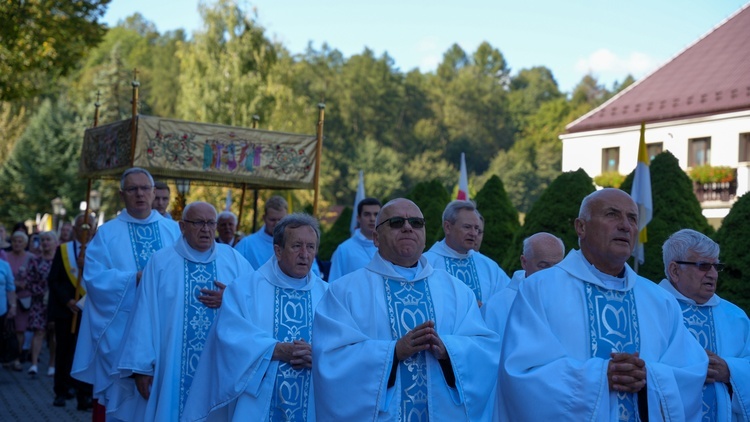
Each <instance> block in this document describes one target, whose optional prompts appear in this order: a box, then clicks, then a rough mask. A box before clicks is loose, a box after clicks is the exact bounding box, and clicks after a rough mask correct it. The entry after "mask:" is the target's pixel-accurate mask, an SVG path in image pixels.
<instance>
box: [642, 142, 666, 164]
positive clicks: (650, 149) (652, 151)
mask: <svg viewBox="0 0 750 422" xmlns="http://www.w3.org/2000/svg"><path fill="white" fill-rule="evenodd" d="M663 150H664V143H662V142H654V143H653V144H646V151H647V153H648V161H649V162H651V161H653V160H654V157H656V156H657V155H659V154H661V152H662V151H663Z"/></svg>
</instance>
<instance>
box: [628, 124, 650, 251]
mask: <svg viewBox="0 0 750 422" xmlns="http://www.w3.org/2000/svg"><path fill="white" fill-rule="evenodd" d="M649 161H650V160H649V156H648V150H647V149H646V124H645V123H641V140H640V143H639V144H638V165H637V166H636V167H635V177H634V178H633V189H632V191H631V192H630V196H632V197H633V200H634V201H635V203H636V205H638V231H639V232H638V238H637V241H636V246H635V249H634V250H633V256H634V257H635V259H637V260H638V263H640V264H643V262H644V261H645V256H644V253H643V244H644V243H646V242H647V241H648V235H647V234H646V225H647V224H648V223H649V222H650V221H651V218H652V217H653V214H654V207H653V204H652V201H651V171H650V169H649Z"/></svg>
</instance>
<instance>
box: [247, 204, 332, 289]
mask: <svg viewBox="0 0 750 422" xmlns="http://www.w3.org/2000/svg"><path fill="white" fill-rule="evenodd" d="M288 210H289V204H288V203H287V202H286V200H285V199H284V198H282V197H280V196H278V195H274V196H272V197H270V198H268V201H266V205H265V211H264V212H263V227H261V228H260V230H258V231H257V232H255V233H253V234H251V235H249V236H245V237H244V238H242V240H240V241H239V243H237V245H236V246H235V248H236V249H237V251H239V253H241V254H242V256H244V257H245V259H247V260H248V262H250V265H252V266H253V269H256V270H257V269H258V268H260V267H261V266H262V265H263V264H265V263H266V262H267V261H268V260H269V259H270V258H271V257H272V256H274V253H275V252H274V246H273V230H274V228H275V227H276V224H278V223H279V221H281V219H282V218H284V217H286V215H287V213H288V212H289V211H288ZM312 270H313V272H314V273H315V274H316V275H317V276H320V268H318V263H317V261H315V260H314V259H313V262H312Z"/></svg>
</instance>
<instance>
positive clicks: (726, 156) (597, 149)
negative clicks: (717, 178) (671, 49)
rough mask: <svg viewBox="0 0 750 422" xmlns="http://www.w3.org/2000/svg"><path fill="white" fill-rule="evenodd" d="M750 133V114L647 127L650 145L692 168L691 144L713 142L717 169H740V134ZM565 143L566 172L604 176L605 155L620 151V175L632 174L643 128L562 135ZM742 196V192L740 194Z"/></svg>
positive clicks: (648, 125) (710, 117)
mask: <svg viewBox="0 0 750 422" xmlns="http://www.w3.org/2000/svg"><path fill="white" fill-rule="evenodd" d="M740 133H750V110H748V111H743V112H737V113H727V114H722V115H715V116H706V117H700V118H694V119H686V120H679V121H671V122H662V123H654V124H649V123H648V122H647V123H646V144H650V143H655V142H662V143H663V150H665V151H667V150H668V151H670V152H671V153H672V155H674V156H675V157H676V158H677V159H678V160H679V161H680V167H682V168H683V169H687V168H688V140H689V139H695V138H702V137H710V138H711V160H710V164H711V165H714V166H730V167H735V168H737V167H738V157H739V140H740V137H739V134H740ZM560 139H561V140H562V143H563V156H562V171H575V170H578V169H579V168H583V169H584V170H585V171H586V173H588V175H589V176H591V177H594V176H598V175H599V174H601V169H602V151H603V149H605V148H612V147H619V148H620V162H619V172H620V173H621V174H629V173H630V172H632V171H633V169H635V166H636V162H637V159H638V141H639V139H640V126H629V127H623V128H617V129H606V130H598V131H591V132H580V133H569V134H563V135H560ZM738 195H739V192H738Z"/></svg>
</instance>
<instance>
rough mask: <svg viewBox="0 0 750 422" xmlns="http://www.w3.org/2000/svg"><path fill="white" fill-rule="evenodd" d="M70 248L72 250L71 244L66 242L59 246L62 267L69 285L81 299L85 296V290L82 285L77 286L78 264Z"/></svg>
mask: <svg viewBox="0 0 750 422" xmlns="http://www.w3.org/2000/svg"><path fill="white" fill-rule="evenodd" d="M71 248H73V242H66V243H64V244H62V245H61V246H60V253H61V254H62V261H63V266H64V267H65V273H66V274H67V275H68V279H69V280H70V283H71V284H72V285H73V287H74V288H76V289H78V294H79V295H80V296H81V297H83V295H85V294H86V290H85V289H84V288H83V286H82V285H79V284H78V263H77V261H76V256H75V252H74V251H71V250H70V249H71Z"/></svg>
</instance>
